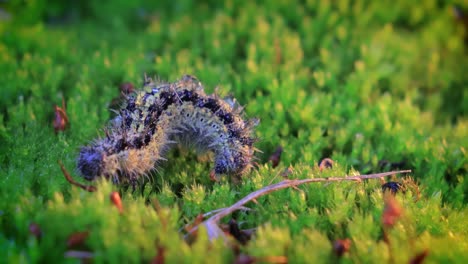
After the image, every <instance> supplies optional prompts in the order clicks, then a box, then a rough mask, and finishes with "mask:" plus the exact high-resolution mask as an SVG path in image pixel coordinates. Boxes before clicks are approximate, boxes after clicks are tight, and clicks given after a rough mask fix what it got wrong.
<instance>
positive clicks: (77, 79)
mask: <svg viewBox="0 0 468 264" xmlns="http://www.w3.org/2000/svg"><path fill="white" fill-rule="evenodd" d="M148 2H149V1H148ZM148 2H146V1H132V2H131V3H130V2H128V1H113V2H112V3H100V2H99V3H98V2H96V3H94V2H90V1H89V2H88V1H82V2H80V3H75V4H73V5H72V6H70V5H66V4H64V3H62V2H61V1H52V2H51V1H47V2H46V1H44V0H39V1H30V2H27V3H23V2H22V1H9V2H8V3H7V4H4V6H3V7H2V12H1V14H0V19H1V21H0V71H1V73H2V74H0V84H1V87H2V88H1V91H0V248H2V249H4V250H2V252H6V254H5V256H6V257H5V258H4V259H5V260H6V261H7V262H10V263H16V262H45V261H50V262H63V260H64V256H65V254H66V252H68V251H70V250H80V251H83V252H91V253H92V255H93V258H94V259H95V260H96V261H98V262H101V261H103V262H104V261H109V262H110V261H113V260H116V261H117V260H118V261H122V262H123V261H128V262H142V261H145V262H146V261H149V260H151V259H153V257H155V256H156V255H159V256H161V255H163V256H164V258H165V260H166V261H168V262H182V261H185V262H189V261H190V262H200V263H202V262H206V260H207V259H210V260H215V261H216V260H217V262H232V261H233V260H234V259H235V258H237V257H238V255H236V254H237V253H236V251H233V250H232V249H231V248H228V247H226V246H224V244H223V243H222V242H221V241H216V242H215V243H213V244H210V243H209V241H208V238H207V235H206V234H205V233H204V232H203V231H200V232H199V233H198V236H197V239H196V241H195V242H194V244H191V245H188V244H187V243H186V242H184V240H183V237H182V235H181V232H180V229H181V228H182V227H183V226H184V225H185V224H187V223H188V222H190V221H191V220H193V219H194V218H195V217H196V216H197V215H198V214H200V213H204V212H208V211H211V210H214V209H218V208H222V207H226V206H228V205H230V204H232V203H233V202H235V201H236V200H238V199H240V198H242V197H243V196H245V195H246V194H248V193H250V192H252V191H254V190H257V189H259V188H261V187H263V186H265V185H267V184H269V183H271V182H276V181H279V180H280V179H281V177H282V176H280V175H281V174H282V172H283V171H284V169H285V168H287V167H288V166H289V165H291V166H292V167H293V170H294V172H293V173H292V174H291V175H289V177H290V178H310V177H325V176H332V175H335V176H339V175H345V174H350V173H355V172H356V171H359V172H361V173H367V172H376V171H383V170H388V169H393V168H396V167H399V168H405V169H411V170H412V171H413V174H412V175H411V176H412V177H413V180H414V181H416V182H417V185H412V187H411V188H409V187H408V188H407V191H406V192H405V193H403V192H398V193H397V195H396V200H397V203H398V204H399V205H400V206H401V207H402V211H403V214H402V216H401V218H400V219H399V221H398V222H397V224H396V225H394V226H393V227H392V228H391V229H389V230H385V229H383V227H382V223H381V216H382V212H383V211H384V199H383V195H382V192H381V189H380V188H381V183H380V182H377V181H372V182H371V181H369V182H365V183H361V184H356V183H340V184H331V185H323V184H315V185H308V186H303V187H301V188H300V190H294V189H288V190H282V191H279V192H276V193H273V194H271V195H269V196H265V197H261V198H259V199H258V204H253V205H252V206H251V207H252V208H253V209H254V211H250V212H237V213H236V214H234V215H233V216H232V217H233V218H235V219H236V220H237V222H238V223H239V225H240V228H242V229H244V228H259V229H258V231H257V235H256V236H255V237H254V238H253V239H252V240H251V241H250V242H248V243H247V244H246V245H245V246H242V247H241V248H240V252H242V254H244V255H247V256H250V257H253V258H258V259H259V260H261V259H262V258H264V257H269V256H280V255H281V256H286V257H287V258H288V259H289V260H290V261H291V262H302V261H304V260H309V259H314V260H317V261H323V262H334V261H336V260H337V257H336V256H334V254H333V241H336V240H337V239H344V238H349V239H351V242H352V243H351V247H350V248H349V251H348V252H347V253H345V254H344V255H343V257H341V259H340V260H341V261H343V262H381V261H395V262H405V261H408V260H409V259H411V258H414V257H415V256H416V255H418V254H421V252H424V251H425V250H428V255H427V257H426V260H428V261H430V262H459V263H463V262H465V261H466V260H467V259H468V255H467V253H466V252H468V244H467V241H468V234H467V230H466V228H465V227H464V225H465V222H466V220H465V219H466V215H467V213H468V211H467V207H466V204H467V201H468V182H467V181H466V179H465V178H466V175H467V171H468V165H467V164H468V162H467V148H468V141H467V135H468V120H467V112H468V108H467V107H468V92H467V91H468V89H467V86H468V75H467V74H465V70H464V69H466V68H468V58H467V46H466V43H465V39H466V34H467V33H466V31H467V28H465V25H464V24H463V23H461V22H460V19H457V18H455V17H454V16H453V15H452V12H451V11H452V8H453V7H454V6H456V5H458V4H460V3H457V2H456V1H454V2H452V1H449V2H444V3H442V2H437V1H424V3H419V4H417V5H415V4H408V3H407V2H406V1H403V0H401V1H400V0H397V1H392V2H388V3H384V2H368V1H354V2H353V4H351V3H350V2H349V1H338V2H336V3H334V4H331V3H329V2H328V1H321V2H320V3H315V2H313V1H307V2H306V3H302V2H301V1H297V3H296V2H295V3H291V2H290V1H273V2H271V3H269V4H266V5H260V4H258V3H254V2H249V3H237V2H235V1H227V2H225V3H220V2H218V1H211V2H212V3H210V2H207V3H204V4H194V3H192V2H191V1H181V2H180V1H179V2H177V3H148ZM461 8H462V9H463V8H465V9H467V8H468V7H467V6H461ZM465 13H468V12H465ZM464 19H465V20H466V17H465V18H464ZM144 72H146V73H147V74H148V75H150V76H151V75H157V76H159V77H160V78H162V79H167V80H175V79H177V78H178V77H179V76H181V75H182V74H193V75H195V76H197V77H198V78H199V79H200V80H202V81H203V83H204V84H206V87H207V89H208V92H212V91H213V90H214V87H216V86H217V85H221V87H220V92H221V93H222V94H228V93H232V94H233V95H234V96H235V97H236V98H237V100H238V101H239V102H240V103H241V104H243V105H246V112H247V115H248V116H249V117H258V118H260V120H261V123H260V125H259V127H258V129H257V135H256V136H258V137H259V138H260V139H261V140H260V141H259V143H258V144H257V147H258V148H259V149H261V150H262V151H263V152H264V154H263V155H260V156H259V158H260V161H259V163H260V166H259V168H258V169H257V170H256V171H253V172H252V173H250V175H248V176H247V177H245V180H244V181H243V182H242V183H241V184H239V185H231V184H230V183H229V182H228V181H226V180H224V181H222V182H220V183H213V182H211V181H210V179H209V164H208V163H206V162H203V161H200V160H198V158H197V157H196V156H195V155H194V154H193V153H182V152H179V151H174V152H172V153H171V154H170V160H169V162H168V163H166V164H165V166H164V168H163V169H162V170H161V171H160V173H159V174H156V175H154V180H153V182H152V183H151V184H147V185H145V186H142V187H141V188H140V189H138V190H137V191H135V192H132V191H131V190H125V188H120V189H119V191H120V192H121V193H122V197H123V204H124V213H123V214H119V213H118V210H116V208H115V207H114V206H113V205H112V203H111V202H110V200H109V194H110V193H111V191H113V190H117V189H118V187H117V186H113V185H110V184H109V183H105V182H99V184H98V191H97V192H96V193H86V192H84V191H81V190H77V189H76V188H74V187H71V186H70V185H69V184H68V183H67V182H66V181H65V179H64V178H63V177H62V176H61V172H60V167H59V166H58V165H57V160H62V161H63V162H64V164H65V166H66V167H67V168H70V169H71V168H74V167H75V159H76V157H77V154H78V148H79V146H81V145H84V144H86V143H87V142H89V140H90V139H92V138H95V137H96V136H97V135H98V134H99V133H100V128H102V127H103V126H104V125H105V124H106V122H107V121H108V120H109V116H110V113H109V110H108V105H109V104H110V103H111V101H112V100H113V98H115V97H117V96H118V95H119V89H118V87H119V86H120V85H121V84H122V83H124V82H132V83H134V85H135V86H141V84H142V83H141V82H142V74H143V73H144ZM62 98H65V101H66V112H67V115H68V117H69V119H70V129H68V130H66V131H65V132H64V133H59V134H58V135H55V133H54V129H53V126H52V121H53V118H54V108H53V107H54V105H61V102H62ZM278 145H281V146H282V147H283V148H284V152H283V155H282V157H281V162H280V165H279V166H278V167H277V168H272V167H271V165H270V164H268V163H267V160H268V157H269V155H270V154H271V153H273V152H274V150H275V149H276V148H277V146H278ZM326 157H329V158H332V159H333V160H334V161H335V166H334V167H333V168H332V169H331V170H324V171H320V170H319V169H318V168H317V166H316V165H315V164H317V163H318V162H319V161H320V160H322V159H323V158H326ZM155 200H157V201H159V204H160V207H161V209H159V210H158V211H156V210H155V209H154V203H155V202H154V201H155ZM228 220H229V219H224V221H226V222H227V221H228ZM31 224H34V225H37V227H39V229H40V231H41V232H40V233H41V235H40V236H38V235H37V234H35V232H34V225H33V226H32V227H31ZM30 228H32V229H33V231H30V230H29V229H30ZM77 232H88V233H89V235H88V237H87V238H86V239H85V240H84V242H83V243H81V244H80V245H79V246H78V247H77V248H76V247H71V248H70V246H67V240H68V239H69V238H70V236H71V235H73V234H76V233H77ZM389 245H390V246H389ZM453 245H456V246H453ZM66 260H70V261H74V260H76V259H74V258H66ZM264 260H266V259H264Z"/></svg>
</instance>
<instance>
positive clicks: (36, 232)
mask: <svg viewBox="0 0 468 264" xmlns="http://www.w3.org/2000/svg"><path fill="white" fill-rule="evenodd" d="M29 233H30V234H31V235H33V236H34V237H35V238H37V239H39V238H41V236H42V230H41V228H40V227H39V225H38V224H36V223H34V222H33V223H31V224H29Z"/></svg>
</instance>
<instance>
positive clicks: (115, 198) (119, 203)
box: [110, 192, 123, 213]
mask: <svg viewBox="0 0 468 264" xmlns="http://www.w3.org/2000/svg"><path fill="white" fill-rule="evenodd" d="M110 199H111V201H112V203H113V204H114V205H115V206H116V207H117V209H119V213H123V206H122V199H120V194H119V193H118V192H112V193H111V194H110Z"/></svg>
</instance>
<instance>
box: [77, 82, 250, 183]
mask: <svg viewBox="0 0 468 264" xmlns="http://www.w3.org/2000/svg"><path fill="white" fill-rule="evenodd" d="M242 110H243V108H242V107H240V106H239V105H238V104H237V103H236V101H235V100H233V99H221V98H219V97H218V96H217V95H216V94H214V95H207V94H205V92H204V90H203V86H202V84H201V83H200V82H199V81H198V80H197V79H196V78H195V77H193V76H189V75H185V76H183V77H182V78H181V79H180V80H178V81H176V82H174V83H155V82H153V81H152V80H151V79H149V78H145V83H144V88H143V90H141V91H137V92H134V93H133V94H132V95H130V96H129V97H128V98H127V100H126V102H125V105H124V107H123V108H122V109H121V110H120V112H119V115H118V116H117V117H116V118H114V119H113V120H112V121H111V124H110V126H109V128H108V129H107V130H106V137H105V138H103V139H98V140H96V141H94V142H93V143H92V144H91V145H89V146H85V147H82V148H81V150H80V154H79V157H78V160H77V167H78V170H79V172H80V174H81V175H82V176H83V177H84V178H85V179H87V180H94V179H95V178H96V177H99V176H103V177H106V178H110V179H112V180H113V181H114V182H115V183H121V182H127V183H131V184H133V185H134V184H136V182H137V181H138V179H139V177H141V176H142V175H147V174H148V173H150V172H151V171H152V170H154V169H155V166H156V165H157V163H158V162H160V161H163V160H165V158H164V155H165V153H166V152H167V151H168V150H169V149H170V147H171V146H172V145H173V144H174V143H179V144H182V145H184V146H187V147H192V148H195V149H196V150H197V152H205V151H212V152H213V153H214V172H215V175H216V176H219V175H222V174H228V175H233V176H236V177H239V176H241V175H242V174H244V173H245V172H246V171H247V170H249V169H250V168H251V167H252V160H253V156H254V153H255V151H256V148H254V147H253V143H254V141H255V139H254V138H253V136H252V134H253V127H255V126H256V124H257V121H256V120H254V119H252V120H248V121H244V120H243V118H242V112H243V111H242Z"/></svg>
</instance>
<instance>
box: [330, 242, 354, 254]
mask: <svg viewBox="0 0 468 264" xmlns="http://www.w3.org/2000/svg"><path fill="white" fill-rule="evenodd" d="M350 247H351V240H350V239H349V238H346V239H337V240H335V242H333V253H335V255H337V256H338V257H341V256H343V254H344V253H346V252H348V251H349V249H350Z"/></svg>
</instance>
